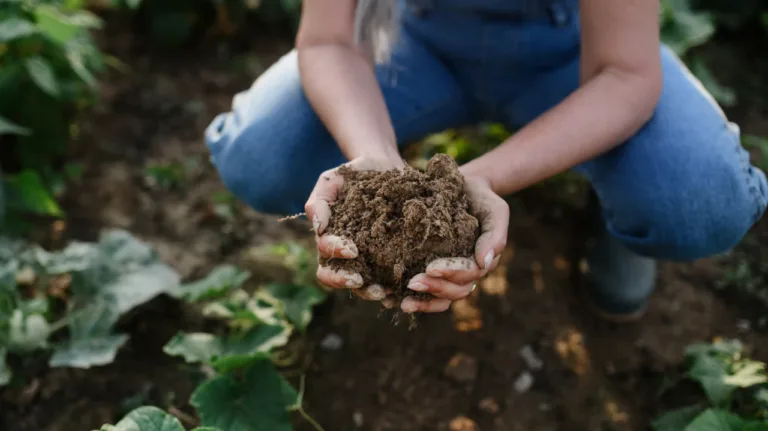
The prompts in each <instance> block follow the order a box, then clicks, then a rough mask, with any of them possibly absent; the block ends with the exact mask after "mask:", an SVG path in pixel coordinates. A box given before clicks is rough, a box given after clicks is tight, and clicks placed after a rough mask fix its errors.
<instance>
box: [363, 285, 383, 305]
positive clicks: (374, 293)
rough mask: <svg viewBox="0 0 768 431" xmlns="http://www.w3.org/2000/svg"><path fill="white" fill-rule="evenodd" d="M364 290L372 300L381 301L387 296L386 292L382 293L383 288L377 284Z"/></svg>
mask: <svg viewBox="0 0 768 431" xmlns="http://www.w3.org/2000/svg"><path fill="white" fill-rule="evenodd" d="M366 290H367V293H368V298H370V300H372V301H381V300H382V299H384V298H386V297H387V294H386V293H384V289H383V288H382V287H381V286H379V285H378V284H374V285H371V286H368V287H367V288H366Z"/></svg>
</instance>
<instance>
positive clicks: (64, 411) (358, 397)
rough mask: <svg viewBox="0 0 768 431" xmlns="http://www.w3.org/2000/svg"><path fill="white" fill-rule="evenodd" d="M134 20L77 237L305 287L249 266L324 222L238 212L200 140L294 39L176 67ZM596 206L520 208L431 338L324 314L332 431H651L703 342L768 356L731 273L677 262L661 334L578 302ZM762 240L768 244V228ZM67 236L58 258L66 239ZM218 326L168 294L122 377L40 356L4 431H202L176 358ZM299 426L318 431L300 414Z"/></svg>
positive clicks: (323, 358) (324, 397) (325, 412)
mask: <svg viewBox="0 0 768 431" xmlns="http://www.w3.org/2000/svg"><path fill="white" fill-rule="evenodd" d="M120 24H121V23H120V22H109V23H108V25H107V27H106V28H108V29H109V37H108V38H104V45H105V47H106V48H107V50H108V51H110V52H112V53H113V54H115V55H116V56H117V57H118V58H119V59H121V60H122V61H124V62H125V63H127V64H129V65H131V68H132V69H131V70H130V71H129V72H127V73H125V74H120V73H114V74H113V75H111V76H110V77H108V79H107V84H106V85H105V88H104V91H103V93H104V97H103V103H102V104H101V105H100V106H99V107H98V109H97V111H96V112H94V113H92V114H90V115H89V116H88V117H87V118H86V119H85V122H84V123H83V125H82V127H81V137H82V138H81V140H80V141H79V142H78V143H77V148H76V149H75V151H74V154H73V156H74V157H75V158H76V159H77V160H79V161H81V162H82V163H84V165H85V167H86V173H85V177H84V179H83V181H82V183H81V185H80V186H76V187H74V188H72V189H70V191H69V192H68V195H67V198H66V208H67V210H68V213H69V216H70V217H69V221H68V223H67V227H66V229H65V232H66V233H67V235H69V236H74V237H78V238H85V239H87V238H93V237H94V235H95V233H96V232H97V231H98V229H99V228H101V227H104V226H116V227H122V228H126V229H130V230H131V231H133V232H135V233H136V234H138V235H139V236H140V237H141V238H143V239H145V240H147V241H149V242H150V243H152V244H153V245H154V246H155V247H157V249H158V250H159V251H160V253H161V255H162V257H163V258H164V259H165V260H166V261H168V262H169V263H171V264H172V265H173V266H175V267H176V268H177V269H178V270H179V271H180V272H181V273H182V275H183V276H184V277H187V278H190V277H196V276H199V275H202V274H203V273H205V272H206V271H208V270H209V269H210V268H212V267H213V266H214V265H216V264H219V263H221V262H225V261H230V262H237V263H240V264H243V265H245V266H246V267H248V268H250V269H252V270H253V273H254V276H255V280H254V283H258V282H259V281H263V280H266V279H275V278H277V279H280V278H281V277H283V278H284V277H287V276H290V274H286V273H285V272H284V271H282V270H280V269H279V268H273V267H270V266H264V265H261V264H260V263H258V262H255V261H253V260H252V259H250V258H249V256H251V255H252V254H251V253H250V251H251V250H252V248H253V247H257V246H260V245H263V244H267V243H274V242H278V241H286V240H295V241H300V242H303V241H305V242H307V243H311V241H312V236H311V233H310V230H309V225H308V223H305V222H302V221H289V222H285V223H278V222H277V221H276V219H275V218H273V217H268V216H264V215H260V214H256V213H254V212H252V211H250V210H248V209H245V208H243V207H242V206H239V205H236V206H235V208H234V209H233V210H232V211H231V212H227V211H223V210H222V208H221V207H219V206H217V205H219V204H220V202H219V201H218V200H217V199H215V198H214V196H215V195H216V193H218V192H221V191H222V190H223V188H222V186H221V184H220V182H219V180H218V177H217V175H216V173H215V171H214V170H213V169H212V167H211V166H210V165H209V163H208V162H207V153H206V149H205V147H204V144H203V142H202V140H201V136H202V130H203V128H204V127H205V126H206V125H207V123H208V122H209V121H210V119H211V118H212V117H213V116H214V115H215V114H216V113H218V112H221V111H224V110H226V109H228V107H229V105H230V101H231V97H232V95H233V94H234V93H236V92H237V91H240V90H242V89H244V88H246V87H247V86H248V85H249V84H250V81H251V80H252V79H253V78H254V77H255V76H256V75H257V74H258V73H260V72H261V71H262V70H263V66H264V65H268V64H270V63H271V62H272V61H274V60H275V59H276V58H277V56H278V55H280V54H281V53H282V52H285V50H287V49H288V47H289V43H288V41H287V39H286V41H285V42H281V41H282V40H283V39H275V38H274V37H267V36H263V35H260V34H256V35H254V36H253V37H252V38H250V39H249V42H248V44H247V47H248V48H249V49H251V52H258V53H259V56H258V57H251V56H249V55H238V56H236V55H234V53H233V52H232V51H230V50H229V45H216V44H213V45H210V43H209V42H207V43H209V45H210V46H208V45H206V46H205V47H203V48H199V49H197V50H195V51H194V53H192V54H194V55H190V53H184V52H183V53H178V54H173V55H171V54H167V53H162V52H153V51H152V50H151V49H149V47H148V46H147V45H146V44H145V43H144V42H143V41H142V40H141V39H139V38H136V37H134V36H132V33H131V32H130V31H129V30H128V29H126V28H124V27H121V26H120ZM276 41H277V42H276ZM233 58H234V59H235V60H233ZM765 118H766V116H764V115H757V114H756V113H754V112H753V113H751V114H750V117H749V119H748V120H749V121H751V122H752V123H742V128H743V129H744V130H745V131H747V132H749V131H750V130H760V128H761V127H763V128H764V125H765ZM189 161H195V163H187V162H189ZM159 162H164V163H166V162H174V163H182V164H185V166H191V167H190V168H189V169H188V170H187V173H186V175H185V176H184V181H182V183H181V184H179V185H177V186H176V187H172V188H170V189H163V188H158V187H157V186H156V185H155V184H154V183H153V182H152V181H148V179H147V175H146V174H145V170H144V167H145V166H148V165H153V164H156V163H159ZM583 198H584V194H583V193H582V191H580V190H579V188H578V187H576V186H574V185H573V184H571V183H562V182H557V181H553V182H550V183H547V184H545V185H541V186H539V187H535V188H533V189H530V190H528V191H526V192H525V193H522V194H520V195H519V196H517V197H515V198H512V199H511V200H510V206H511V208H512V217H511V220H512V222H511V225H510V237H509V246H508V249H507V250H506V252H505V253H504V261H503V262H502V264H500V265H499V267H498V268H497V269H496V270H495V271H494V272H493V273H492V274H491V275H490V276H489V277H488V278H487V279H485V280H484V281H483V282H482V283H481V285H480V288H478V289H477V290H476V291H475V292H474V293H473V295H472V296H471V297H469V298H468V299H466V300H463V301H460V302H457V303H455V304H454V305H453V307H452V309H451V310H450V311H449V312H446V313H442V314H437V315H429V316H422V317H421V318H420V319H419V326H418V327H417V328H416V329H413V330H409V329H408V328H407V325H399V326H393V325H392V324H391V322H390V320H389V319H388V317H386V316H381V317H379V318H376V317H375V316H376V313H377V311H378V306H377V305H376V304H371V303H368V302H364V301H359V300H356V299H352V298H350V297H349V296H347V295H345V294H337V295H335V296H333V297H332V298H331V299H330V300H329V301H327V302H326V303H324V304H322V305H321V306H319V307H318V308H317V309H316V317H315V319H314V321H313V323H312V325H311V326H310V329H309V332H308V334H307V337H306V338H305V339H302V340H297V341H296V342H295V343H296V346H297V347H296V348H297V349H299V350H298V351H300V352H301V353H302V361H301V364H303V365H302V368H301V369H298V370H289V371H290V372H289V375H293V376H295V375H296V374H299V373H302V372H306V373H307V393H306V396H305V407H306V409H307V411H308V412H309V413H310V414H311V415H312V416H314V417H315V418H316V419H317V420H318V421H319V422H320V423H321V424H322V425H323V426H324V427H325V429H326V430H328V431H348V430H349V431H352V430H364V431H432V430H438V431H441V430H450V431H457V430H459V431H464V430H466V431H469V430H484V431H489V430H493V431H515V430H526V431H550V430H558V431H560V430H562V431H573V430H588V431H591V430H643V429H647V426H648V424H649V422H650V420H651V419H652V418H653V417H654V416H655V415H656V414H657V413H658V411H659V410H661V409H663V408H667V407H671V406H676V405H678V404H680V403H683V402H685V401H687V399H686V398H688V397H691V396H695V395H696V394H695V393H694V392H692V391H691V390H690V389H687V390H686V391H684V392H683V393H680V392H672V393H667V394H666V395H660V393H662V389H663V388H665V387H667V386H668V382H669V379H670V378H673V377H674V376H677V375H678V369H679V367H680V365H681V360H682V353H683V350H684V349H685V347H686V346H687V345H689V344H690V343H695V342H702V341H708V340H711V339H712V338H713V337H738V338H740V339H741V340H743V341H744V342H745V344H746V345H747V346H749V348H750V353H751V354H753V355H754V356H755V357H756V358H759V359H762V360H768V334H767V333H766V329H765V328H764V327H761V326H760V325H759V324H758V323H757V322H759V321H760V317H761V316H765V315H766V313H765V309H764V308H760V306H758V305H757V303H756V302H755V301H749V300H745V299H744V298H743V297H740V296H739V294H738V292H737V291H736V290H728V291H725V292H721V291H717V290H715V289H713V288H712V287H713V286H714V285H715V284H717V281H718V280H720V279H722V278H723V276H724V275H725V273H726V272H727V271H728V266H727V263H724V262H727V259H726V260H725V261H724V260H723V259H721V258H713V259H703V260H701V261H697V262H694V263H690V264H666V265H664V267H663V271H662V273H661V275H660V279H659V284H658V291H657V293H656V294H655V295H654V297H653V298H652V301H651V304H650V308H649V310H648V313H647V315H646V316H645V317H644V318H643V319H642V320H640V321H639V322H637V323H634V324H629V325H614V324H608V323H605V322H603V321H601V320H599V319H597V318H596V317H595V316H594V313H592V312H591V311H590V309H589V308H588V307H586V306H584V304H583V303H582V302H581V300H580V299H579V295H578V292H579V289H578V286H579V281H580V280H579V278H580V277H579V275H580V273H581V271H580V264H579V262H580V255H581V251H582V248H583V244H584V242H585V238H584V235H583V232H584V226H585V220H584V218H583V200H584V199H583ZM752 237H753V238H755V239H756V240H757V241H758V242H761V243H762V244H768V226H766V223H765V222H764V223H763V224H762V226H758V227H757V228H756V229H755V232H754V233H753V236H752ZM52 238H53V239H52V240H51V245H55V244H56V243H57V241H61V239H60V238H58V239H57V237H55V236H53V237H52ZM204 325H205V322H203V321H201V319H200V318H199V316H198V315H197V314H196V313H195V312H194V311H193V310H189V309H186V308H184V307H182V306H181V305H180V304H179V303H177V302H175V301H173V300H171V299H169V298H160V299H158V300H155V301H153V302H151V303H150V304H147V305H146V306H144V307H142V308H141V309H139V310H137V311H136V312H135V313H133V314H132V315H131V316H128V317H127V318H126V319H124V321H123V322H121V330H122V331H124V332H127V333H129V334H131V341H130V342H129V344H128V345H127V346H126V348H125V349H123V350H121V352H120V354H119V355H118V358H117V361H116V362H115V363H114V364H112V365H109V366H106V367H99V368H94V369H91V370H68V369H54V370H50V369H47V368H46V367H45V366H44V363H45V358H33V359H31V360H30V361H29V363H28V364H26V367H25V369H26V370H27V374H26V375H27V380H26V381H25V382H23V384H22V385H20V386H18V387H11V388H5V389H3V390H1V391H0V430H3V431H86V430H91V429H96V428H98V427H99V426H100V425H101V424H103V423H105V422H114V421H116V420H118V419H119V417H120V416H121V415H122V414H124V413H125V412H126V411H127V410H128V409H130V408H131V407H133V406H135V405H137V404H141V403H152V404H156V405H160V406H164V407H168V408H170V409H171V410H172V412H173V413H174V414H177V415H178V416H180V417H182V418H183V420H184V422H185V423H186V424H187V425H193V424H194V423H195V421H196V419H195V417H194V416H193V413H194V411H193V410H192V409H191V408H190V407H189V406H188V404H187V400H188V396H189V394H190V391H191V390H192V388H193V387H194V386H195V382H196V379H199V378H200V376H199V375H198V373H197V372H196V371H194V370H192V369H190V368H188V367H186V366H184V365H182V364H181V363H180V362H179V361H177V360H175V359H173V358H169V357H167V356H166V355H164V354H163V353H162V351H161V347H162V345H163V344H164V343H165V342H166V341H167V340H168V339H169V338H170V337H171V336H172V335H173V334H174V333H175V332H176V331H177V330H178V329H180V328H184V329H187V330H195V329H199V328H202V327H203V326H204ZM329 340H334V341H335V342H329ZM339 342H340V343H339ZM521 352H523V353H521ZM531 352H532V353H533V354H534V355H535V357H531ZM17 365H18V364H17ZM296 428H297V430H299V431H308V430H311V429H312V428H311V427H310V426H309V425H308V424H307V423H306V422H304V421H303V420H301V418H298V417H297V419H296Z"/></svg>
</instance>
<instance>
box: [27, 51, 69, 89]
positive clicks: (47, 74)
mask: <svg viewBox="0 0 768 431" xmlns="http://www.w3.org/2000/svg"><path fill="white" fill-rule="evenodd" d="M24 64H25V66H26V68H27V73H29V76H30V78H32V81H34V83H35V84H36V85H37V86H38V88H40V89H41V90H43V91H44V92H45V93H46V94H48V95H49V96H51V97H59V95H60V94H61V91H60V90H59V83H58V82H57V81H56V74H55V73H54V71H53V68H52V67H51V64H50V63H48V60H46V59H45V58H43V57H29V58H27V59H26V60H24Z"/></svg>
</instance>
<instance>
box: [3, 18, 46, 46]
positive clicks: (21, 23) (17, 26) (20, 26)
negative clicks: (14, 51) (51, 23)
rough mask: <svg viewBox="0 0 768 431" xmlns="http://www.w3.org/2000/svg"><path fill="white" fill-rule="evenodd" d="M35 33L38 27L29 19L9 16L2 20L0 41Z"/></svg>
mask: <svg viewBox="0 0 768 431" xmlns="http://www.w3.org/2000/svg"><path fill="white" fill-rule="evenodd" d="M35 33H37V28H35V26H34V25H33V24H32V23H31V22H29V21H26V20H23V19H20V18H7V19H4V20H2V21H0V43H6V42H10V41H12V40H14V39H19V38H22V37H27V36H31V35H33V34H35Z"/></svg>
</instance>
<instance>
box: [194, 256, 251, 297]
mask: <svg viewBox="0 0 768 431" xmlns="http://www.w3.org/2000/svg"><path fill="white" fill-rule="evenodd" d="M250 276H251V273H250V272H248V271H242V270H240V269H239V268H237V267H236V266H234V265H220V266H217V267H216V268H214V269H213V271H211V272H210V273H209V274H208V276H206V277H205V278H204V279H202V280H198V281H195V282H193V283H188V284H185V285H184V286H182V287H181V290H180V296H181V297H182V298H184V299H185V300H187V301H189V302H197V301H203V300H208V299H215V298H217V297H220V296H222V295H223V294H225V293H227V292H228V291H230V290H232V289H235V288H238V287H240V286H241V285H242V284H243V283H244V282H245V281H246V280H248V278H250Z"/></svg>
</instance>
